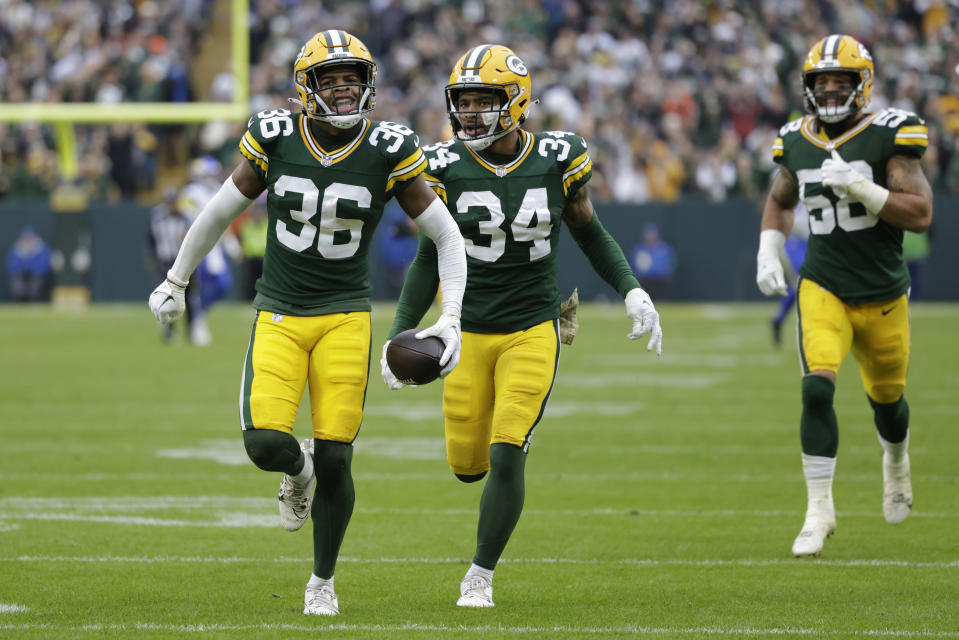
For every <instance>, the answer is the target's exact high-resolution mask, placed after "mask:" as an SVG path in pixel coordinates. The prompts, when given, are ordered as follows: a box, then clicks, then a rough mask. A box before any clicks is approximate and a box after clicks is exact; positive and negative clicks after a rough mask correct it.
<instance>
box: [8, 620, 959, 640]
mask: <svg viewBox="0 0 959 640" xmlns="http://www.w3.org/2000/svg"><path fill="white" fill-rule="evenodd" d="M0 630H4V631H50V632H61V633H64V634H66V633H68V632H70V631H75V630H78V631H93V632H109V633H116V632H131V633H133V632H136V631H161V632H166V633H181V634H206V633H216V632H257V631H276V632H289V631H305V632H314V633H315V632H318V631H372V632H379V633H390V632H393V633H398V632H424V631H425V632H440V633H450V634H454V635H456V636H462V635H464V634H482V635H488V634H490V633H498V634H515V635H527V636H528V635H535V636H548V635H551V634H565V635H569V634H583V635H609V634H615V635H635V636H649V635H666V634H668V635H691V636H741V635H748V636H758V637H766V636H813V637H823V636H840V637H850V636H863V637H878V638H959V631H925V630H921V629H919V630H911V629H863V630H859V631H856V630H829V629H815V628H802V627H766V628H756V627H644V626H641V625H621V626H612V627H588V626H584V627H577V626H571V625H556V626H551V627H545V626H544V627H536V626H524V627H516V626H503V625H459V624H457V625H439V624H418V623H415V622H407V623H405V624H342V623H340V624H322V623H319V622H318V623H317V624H255V625H228V624H191V625H171V624H159V623H150V622H141V623H138V624H130V625H125V624H88V625H82V626H79V627H73V626H67V625H63V626H57V625H50V624H20V625H15V624H2V625H0Z"/></svg>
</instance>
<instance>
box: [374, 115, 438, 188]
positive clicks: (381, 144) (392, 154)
mask: <svg viewBox="0 0 959 640" xmlns="http://www.w3.org/2000/svg"><path fill="white" fill-rule="evenodd" d="M373 125H374V127H373V129H372V131H371V132H370V137H369V142H370V144H372V145H373V146H374V147H376V148H377V150H379V152H380V153H381V154H382V155H383V160H384V162H385V163H386V168H387V170H388V171H389V176H388V177H387V179H386V197H387V198H390V197H393V196H395V195H396V194H398V193H401V192H402V191H403V190H404V189H406V188H407V187H408V186H410V185H411V184H413V181H414V180H415V179H416V177H417V176H418V175H420V174H421V173H423V170H424V169H425V168H426V158H425V157H424V156H423V150H422V149H420V147H419V137H418V136H417V135H416V134H415V133H413V130H412V129H410V128H409V127H406V126H404V125H401V124H397V123H395V122H373Z"/></svg>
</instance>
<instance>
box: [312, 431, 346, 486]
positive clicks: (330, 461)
mask: <svg viewBox="0 0 959 640" xmlns="http://www.w3.org/2000/svg"><path fill="white" fill-rule="evenodd" d="M313 445H314V446H313V465H314V467H315V468H316V479H317V482H319V483H320V484H321V485H322V484H325V483H335V482H337V481H339V479H341V478H342V477H343V476H344V475H348V474H349V472H350V462H351V461H352V460H353V445H351V444H349V443H347V442H333V441H331V440H316V441H315V442H314V443H313Z"/></svg>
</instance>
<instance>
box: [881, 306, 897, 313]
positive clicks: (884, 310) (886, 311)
mask: <svg viewBox="0 0 959 640" xmlns="http://www.w3.org/2000/svg"><path fill="white" fill-rule="evenodd" d="M895 308H896V305H892V306H891V307H889V308H888V309H883V310H882V315H886V314H887V313H889V312H890V311H892V310H893V309H895Z"/></svg>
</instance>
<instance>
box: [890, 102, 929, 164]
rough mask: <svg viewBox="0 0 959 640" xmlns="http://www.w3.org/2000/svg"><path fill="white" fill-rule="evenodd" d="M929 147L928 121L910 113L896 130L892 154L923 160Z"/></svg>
mask: <svg viewBox="0 0 959 640" xmlns="http://www.w3.org/2000/svg"><path fill="white" fill-rule="evenodd" d="M928 146H929V130H928V128H927V127H926V121H925V120H923V119H922V118H920V117H919V116H917V115H916V114H914V113H908V115H907V116H906V119H905V120H904V121H903V122H902V124H900V125H899V127H898V128H897V129H896V136H895V138H893V143H892V152H893V153H894V154H898V153H902V154H905V155H910V156H916V157H919V158H921V157H922V155H923V154H924V153H925V152H926V148H928Z"/></svg>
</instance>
